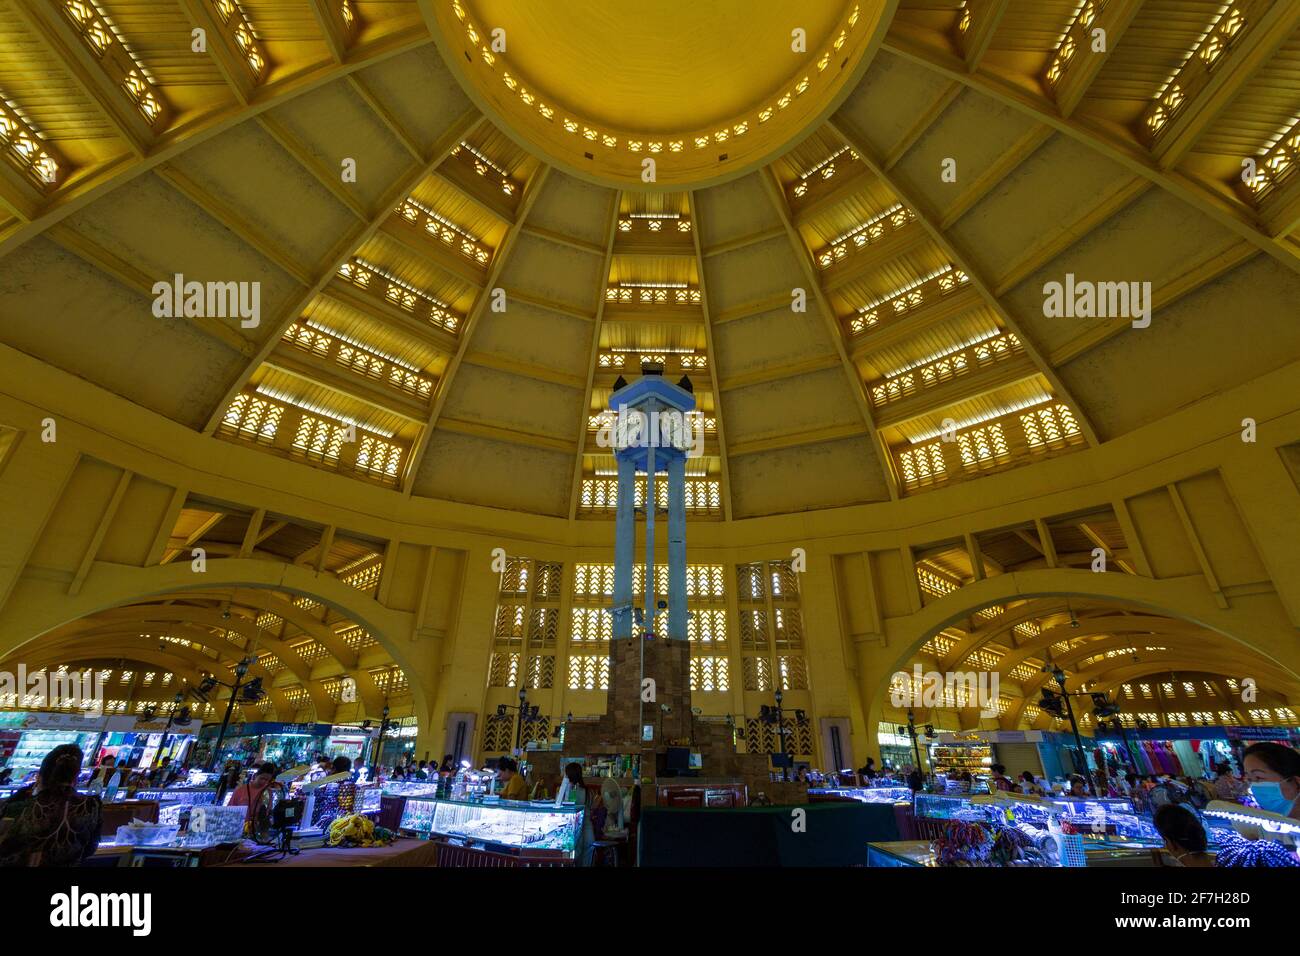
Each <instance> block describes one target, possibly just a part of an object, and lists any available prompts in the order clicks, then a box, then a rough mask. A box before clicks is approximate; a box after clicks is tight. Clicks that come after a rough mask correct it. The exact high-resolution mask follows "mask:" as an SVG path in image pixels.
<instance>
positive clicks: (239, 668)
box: [203, 657, 253, 771]
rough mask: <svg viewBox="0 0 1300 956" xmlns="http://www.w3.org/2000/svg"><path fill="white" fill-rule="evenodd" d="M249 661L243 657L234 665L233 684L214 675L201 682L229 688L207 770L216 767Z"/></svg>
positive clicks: (210, 687)
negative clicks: (224, 709) (224, 714)
mask: <svg viewBox="0 0 1300 956" xmlns="http://www.w3.org/2000/svg"><path fill="white" fill-rule="evenodd" d="M251 663H253V662H252V660H250V659H249V658H247V657H245V658H242V659H241V660H240V662H239V663H238V664H236V665H235V682H234V683H233V684H227V683H225V682H224V681H219V680H217V679H216V678H215V677H209V678H207V680H205V681H204V682H203V683H204V684H206V685H209V686H208V689H209V690H211V689H212V687H216V686H218V685H220V686H221V687H229V688H230V701H229V702H228V703H227V704H226V716H225V717H223V718H222V720H221V730H219V731H218V732H217V742H216V743H215V744H214V745H213V747H212V756H211V757H210V758H209V759H208V770H210V771H211V770H215V769H216V766H217V758H218V756H219V755H220V754H221V744H222V743H223V742H224V741H225V739H226V728H227V727H229V726H230V715H231V714H232V713H234V710H235V700H236V699H237V698H238V697H239V685H240V684H242V683H243V681H244V676H245V675H246V674H247V673H248V665H249V664H251Z"/></svg>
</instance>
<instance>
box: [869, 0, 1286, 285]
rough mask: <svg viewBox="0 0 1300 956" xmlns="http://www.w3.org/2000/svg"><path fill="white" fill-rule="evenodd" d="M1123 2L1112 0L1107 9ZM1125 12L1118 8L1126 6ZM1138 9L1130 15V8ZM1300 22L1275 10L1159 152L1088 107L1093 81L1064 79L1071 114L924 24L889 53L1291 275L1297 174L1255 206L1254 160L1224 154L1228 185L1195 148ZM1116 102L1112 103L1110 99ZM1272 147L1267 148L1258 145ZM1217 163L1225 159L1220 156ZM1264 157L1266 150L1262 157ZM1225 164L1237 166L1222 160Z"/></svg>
mask: <svg viewBox="0 0 1300 956" xmlns="http://www.w3.org/2000/svg"><path fill="white" fill-rule="evenodd" d="M1115 3H1116V0H1111V3H1110V4H1108V5H1107V10H1109V8H1110V7H1111V6H1113V5H1114V4H1115ZM1117 10H1118V8H1117ZM1130 13H1131V11H1130ZM1297 24H1300V7H1297V6H1296V5H1294V4H1274V5H1273V6H1272V9H1271V10H1270V11H1268V14H1267V16H1266V17H1265V18H1264V19H1263V20H1261V21H1260V22H1259V23H1258V24H1252V29H1249V30H1247V31H1246V32H1245V35H1244V36H1242V37H1240V38H1238V40H1237V41H1236V42H1234V43H1233V44H1232V46H1231V47H1229V52H1228V54H1226V55H1227V56H1228V57H1229V58H1230V59H1229V61H1227V63H1226V68H1221V69H1218V70H1216V72H1215V74H1214V77H1215V79H1214V80H1213V81H1212V82H1210V83H1209V84H1208V85H1206V86H1204V87H1203V88H1201V89H1200V90H1199V91H1198V95H1197V96H1196V97H1195V98H1194V99H1193V100H1192V101H1191V102H1188V103H1186V104H1185V105H1184V106H1183V107H1182V108H1180V110H1179V111H1178V112H1177V113H1176V114H1175V120H1174V121H1172V122H1171V124H1170V126H1169V129H1170V130H1171V131H1172V132H1173V134H1174V135H1172V136H1170V135H1168V134H1167V133H1166V134H1165V135H1162V136H1161V137H1160V138H1159V139H1158V140H1157V142H1156V144H1155V149H1153V148H1152V147H1151V145H1149V144H1148V143H1147V142H1145V141H1144V140H1142V139H1139V137H1138V135H1137V134H1136V133H1135V132H1134V131H1133V130H1131V129H1129V128H1127V127H1121V126H1117V125H1116V124H1115V123H1114V122H1107V121H1104V118H1103V117H1102V116H1101V115H1100V114H1098V113H1096V112H1095V111H1091V112H1090V111H1088V110H1086V109H1084V103H1085V102H1086V97H1087V96H1088V91H1089V84H1088V83H1084V82H1082V79H1081V81H1080V83H1081V86H1080V88H1079V89H1078V90H1071V89H1070V86H1069V82H1068V81H1069V78H1070V73H1069V72H1067V73H1066V74H1065V83H1066V88H1067V91H1069V99H1067V100H1066V101H1065V103H1064V104H1063V105H1065V106H1070V99H1073V100H1075V104H1074V105H1073V107H1072V108H1070V109H1069V110H1068V111H1063V109H1062V104H1058V102H1057V101H1055V100H1053V99H1051V98H1049V97H1048V96H1047V95H1046V94H1044V93H1042V92H1041V89H1042V81H1041V78H1040V77H1037V76H1028V75H1025V74H1024V73H1017V72H1015V71H1012V70H1009V69H1006V68H1003V67H998V66H994V65H992V64H989V63H987V62H986V63H985V65H984V66H982V67H980V68H979V69H977V70H975V71H969V70H968V69H967V68H966V64H965V62H964V60H963V59H962V58H961V57H960V56H958V55H957V54H956V53H955V52H954V50H953V43H952V40H951V39H950V38H949V37H947V36H945V35H943V34H942V33H940V32H938V31H936V30H932V29H927V28H924V27H919V26H917V25H915V24H912V23H903V22H899V21H897V20H896V21H895V23H894V24H893V25H892V26H891V28H890V31H889V33H888V34H887V35H886V37H885V40H884V42H883V44H882V52H883V53H885V54H886V55H892V56H897V57H900V58H902V59H903V60H906V61H908V62H910V63H914V64H917V65H920V66H922V67H924V68H926V69H927V70H930V71H932V72H934V73H935V74H937V75H939V76H942V77H944V78H946V79H948V80H951V81H954V82H957V83H960V84H962V85H963V86H965V87H967V88H968V89H971V90H974V91H976V92H978V93H981V94H983V95H986V96H989V97H991V98H992V99H994V100H995V101H997V102H999V103H1001V104H1004V105H1006V106H1008V107H1010V108H1012V109H1015V110H1017V111H1019V112H1020V113H1023V114H1025V115H1027V116H1029V117H1032V118H1034V119H1036V120H1037V121H1039V122H1041V123H1043V124H1045V125H1046V126H1048V127H1050V128H1051V129H1052V130H1055V131H1056V132H1059V133H1062V134H1064V135H1066V136H1068V137H1070V138H1071V139H1073V140H1075V141H1077V142H1079V143H1082V144H1084V145H1085V146H1088V147H1090V148H1092V149H1095V150H1096V151H1097V152H1098V153H1100V154H1101V155H1102V156H1104V157H1106V158H1107V159H1110V160H1112V161H1114V162H1117V163H1119V164H1120V165H1122V166H1123V167H1125V168H1126V169H1128V170H1129V171H1130V172H1132V173H1133V174H1134V175H1135V176H1138V177H1141V178H1143V179H1145V180H1147V181H1148V182H1150V183H1152V184H1154V185H1156V186H1158V187H1159V188H1160V189H1161V190H1163V191H1164V192H1166V193H1168V194H1169V195H1171V196H1173V197H1174V198H1175V199H1178V200H1180V201H1182V202H1185V203H1188V204H1190V205H1191V206H1192V207H1193V208H1194V209H1196V210H1197V211H1198V212H1200V213H1202V214H1204V215H1206V216H1209V217H1210V218H1212V219H1213V220H1214V221H1216V222H1218V223H1219V224H1220V225H1223V226H1225V227H1226V228H1228V229H1230V230H1231V231H1232V232H1234V233H1235V234H1237V235H1238V236H1240V237H1242V238H1243V239H1244V240H1246V241H1248V242H1250V243H1251V244H1252V245H1253V246H1254V247H1255V248H1257V249H1260V250H1262V251H1264V252H1266V253H1268V254H1269V255H1270V256H1271V257H1272V258H1273V259H1275V260H1276V261H1278V262H1280V263H1281V264H1283V265H1284V266H1286V267H1287V268H1288V269H1291V270H1292V271H1296V272H1300V248H1298V247H1297V246H1296V244H1295V243H1292V242H1290V241H1288V240H1287V238H1286V237H1287V236H1289V235H1290V234H1291V233H1292V232H1293V231H1294V230H1295V228H1296V227H1297V226H1298V225H1300V206H1298V205H1297V201H1298V200H1300V176H1290V177H1289V178H1287V179H1286V180H1284V181H1283V183H1282V184H1280V185H1279V186H1278V187H1277V188H1276V189H1275V190H1274V191H1273V192H1274V195H1272V196H1271V197H1270V198H1268V199H1267V200H1266V201H1265V202H1263V203H1262V204H1261V205H1260V206H1258V207H1256V206H1255V205H1254V204H1252V203H1251V202H1248V201H1246V200H1245V199H1244V198H1243V196H1242V190H1239V189H1238V186H1239V185H1240V174H1241V165H1240V161H1241V159H1243V158H1246V157H1247V155H1249V154H1242V155H1235V154H1234V155H1232V156H1231V157H1222V158H1224V159H1230V165H1231V166H1232V172H1231V175H1230V176H1228V177H1224V178H1223V179H1222V180H1219V179H1218V178H1217V177H1215V178H1213V179H1210V178H1207V177H1206V176H1205V175H1204V174H1203V173H1202V172H1201V171H1200V170H1199V168H1193V167H1194V166H1195V165H1196V164H1193V163H1190V160H1191V159H1192V157H1193V148H1194V146H1195V145H1196V143H1197V142H1198V140H1199V139H1201V138H1203V137H1204V135H1205V134H1206V132H1207V131H1208V130H1210V129H1211V127H1212V126H1213V125H1214V124H1215V121H1216V120H1217V119H1219V118H1220V117H1221V115H1222V114H1223V112H1224V111H1225V110H1226V109H1227V108H1228V106H1229V105H1231V104H1232V103H1233V101H1234V100H1235V99H1237V98H1239V97H1240V96H1241V94H1242V93H1243V91H1246V90H1248V89H1249V87H1250V80H1251V79H1252V78H1254V77H1255V76H1257V75H1258V73H1259V71H1260V70H1261V69H1262V68H1263V67H1264V66H1265V65H1266V64H1267V63H1268V61H1269V59H1270V57H1271V56H1272V55H1273V54H1274V53H1275V52H1276V51H1277V50H1278V49H1279V47H1280V46H1281V45H1282V44H1283V43H1284V42H1286V41H1287V40H1288V39H1289V38H1291V37H1292V36H1293V35H1294V34H1295V31H1296V27H1297ZM1108 46H1109V49H1110V51H1111V54H1109V57H1110V61H1111V62H1112V63H1113V62H1114V60H1115V59H1116V58H1115V56H1114V54H1115V53H1117V52H1119V51H1120V50H1122V49H1123V44H1122V43H1121V42H1119V41H1118V40H1117V38H1116V37H1115V36H1112V37H1111V38H1110V41H1109V44H1108ZM1106 65H1107V64H1105V63H1102V64H1099V65H1098V67H1097V69H1096V70H1095V71H1090V72H1091V74H1092V75H1091V76H1087V77H1086V79H1087V80H1088V81H1090V82H1091V81H1093V80H1095V79H1096V77H1097V74H1099V73H1101V72H1103V71H1104V69H1105V67H1106ZM1106 99H1107V101H1110V100H1113V97H1107V98H1106ZM1262 145H1264V144H1259V146H1257V147H1256V148H1259V147H1260V146H1262ZM1214 156H1215V158H1216V159H1220V158H1221V157H1220V156H1219V155H1218V154H1217V153H1216V154H1214ZM1257 156H1258V154H1257ZM1219 165H1220V166H1222V167H1223V168H1226V167H1227V165H1228V163H1226V162H1221V163H1220V164H1219Z"/></svg>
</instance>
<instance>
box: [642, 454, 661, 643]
mask: <svg viewBox="0 0 1300 956" xmlns="http://www.w3.org/2000/svg"><path fill="white" fill-rule="evenodd" d="M645 460H646V469H645V470H646V475H645V630H646V633H647V634H653V633H654V629H655V615H657V614H658V613H659V609H658V608H657V607H655V510H656V507H655V502H656V490H657V489H656V488H655V469H656V468H658V467H659V466H658V463H657V462H656V461H655V447H654V443H653V442H652V443H650V445H649V447H647V448H646V459H645Z"/></svg>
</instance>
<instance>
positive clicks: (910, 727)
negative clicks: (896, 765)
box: [907, 707, 925, 775]
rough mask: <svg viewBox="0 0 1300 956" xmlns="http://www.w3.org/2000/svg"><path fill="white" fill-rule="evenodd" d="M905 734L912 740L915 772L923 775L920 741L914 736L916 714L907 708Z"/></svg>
mask: <svg viewBox="0 0 1300 956" xmlns="http://www.w3.org/2000/svg"><path fill="white" fill-rule="evenodd" d="M907 733H908V736H910V737H911V738H912V753H913V754H914V755H915V757H916V772H917V773H919V774H922V775H924V773H925V771H923V770H922V769H921V741H920V740H919V739H918V738H917V735H916V714H915V713H914V712H913V711H912V708H911V707H909V708H907Z"/></svg>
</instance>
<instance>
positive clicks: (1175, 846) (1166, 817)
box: [1152, 803, 1214, 866]
mask: <svg viewBox="0 0 1300 956" xmlns="http://www.w3.org/2000/svg"><path fill="white" fill-rule="evenodd" d="M1152 822H1154V823H1155V826H1156V832H1158V833H1159V834H1160V836H1161V837H1162V838H1163V839H1164V841H1165V852H1166V853H1168V854H1169V855H1170V856H1171V857H1173V862H1172V863H1171V864H1170V865H1171V866H1214V857H1212V856H1210V854H1209V853H1207V852H1206V849H1205V848H1206V846H1207V845H1208V841H1207V839H1206V836H1205V827H1203V826H1201V821H1200V820H1198V819H1197V817H1196V814H1195V813H1193V812H1192V811H1191V810H1188V809H1187V808H1186V807H1180V806H1179V805H1178V804H1176V803H1166V804H1165V805H1164V806H1162V807H1157V808H1156V812H1155V815H1154V817H1153V818H1152Z"/></svg>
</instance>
